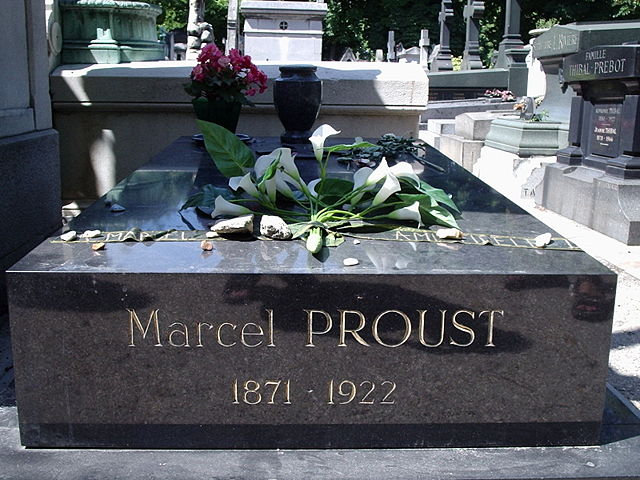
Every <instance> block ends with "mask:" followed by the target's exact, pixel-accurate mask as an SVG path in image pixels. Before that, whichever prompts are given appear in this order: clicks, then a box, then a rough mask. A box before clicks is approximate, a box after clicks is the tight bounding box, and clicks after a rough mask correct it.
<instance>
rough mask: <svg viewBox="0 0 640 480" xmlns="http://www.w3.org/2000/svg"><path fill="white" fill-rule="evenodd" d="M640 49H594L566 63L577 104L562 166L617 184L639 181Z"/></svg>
mask: <svg viewBox="0 0 640 480" xmlns="http://www.w3.org/2000/svg"><path fill="white" fill-rule="evenodd" d="M639 55H640V46H638V45H613V46H602V47H595V48H592V49H589V50H586V51H582V52H579V53H576V54H574V55H570V56H568V57H566V58H565V60H564V67H563V80H564V82H566V83H567V84H568V85H570V86H571V88H573V89H574V90H575V91H576V93H577V94H578V97H577V98H575V99H574V100H573V103H572V109H571V121H570V130H569V141H570V144H571V145H570V146H569V147H568V149H566V150H561V151H560V152H558V162H560V163H564V164H568V165H585V166H587V167H593V168H596V169H599V170H604V171H605V172H606V173H607V174H609V175H612V176H613V177H619V178H630V179H632V178H635V179H637V178H640V131H639V130H638V128H637V124H638V120H640V103H639V102H638V98H639V95H640V61H639Z"/></svg>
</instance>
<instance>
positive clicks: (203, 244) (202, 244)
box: [200, 240, 213, 252]
mask: <svg viewBox="0 0 640 480" xmlns="http://www.w3.org/2000/svg"><path fill="white" fill-rule="evenodd" d="M200 248H201V249H202V250H204V251H205V252H210V251H211V250H213V243H211V242H210V241H208V240H203V241H202V242H200Z"/></svg>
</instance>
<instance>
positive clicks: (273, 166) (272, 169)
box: [257, 157, 280, 188]
mask: <svg viewBox="0 0 640 480" xmlns="http://www.w3.org/2000/svg"><path fill="white" fill-rule="evenodd" d="M279 163H280V157H277V158H275V159H274V160H273V161H272V162H271V163H270V164H269V166H268V167H267V169H266V170H265V171H264V173H263V174H262V177H260V178H259V179H258V182H257V185H258V188H260V187H262V185H263V184H264V183H265V182H266V181H268V180H271V179H272V178H273V177H275V176H276V173H277V172H278V165H279Z"/></svg>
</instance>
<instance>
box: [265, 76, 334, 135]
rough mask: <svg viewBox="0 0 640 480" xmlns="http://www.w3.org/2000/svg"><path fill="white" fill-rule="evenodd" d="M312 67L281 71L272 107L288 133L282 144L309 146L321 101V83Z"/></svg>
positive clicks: (274, 91)
mask: <svg viewBox="0 0 640 480" xmlns="http://www.w3.org/2000/svg"><path fill="white" fill-rule="evenodd" d="M316 70H317V67H315V66H313V65H285V66H282V67H280V77H278V78H277V79H276V81H275V83H274V87H273V103H274V105H275V107H276V112H277V113H278V118H279V119H280V121H281V122H282V125H284V128H285V132H284V133H283V134H282V135H281V136H280V141H281V142H282V143H283V144H300V143H302V144H304V143H309V137H310V136H311V128H312V127H313V122H315V120H316V118H318V112H319V111H320V103H321V101H322V82H321V81H320V79H319V78H318V77H317V76H316Z"/></svg>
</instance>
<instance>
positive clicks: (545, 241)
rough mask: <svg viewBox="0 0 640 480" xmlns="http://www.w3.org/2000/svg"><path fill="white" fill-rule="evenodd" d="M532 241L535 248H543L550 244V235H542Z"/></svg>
mask: <svg viewBox="0 0 640 480" xmlns="http://www.w3.org/2000/svg"><path fill="white" fill-rule="evenodd" d="M534 241H535V242H536V247H538V248H544V247H546V246H547V245H549V244H550V243H551V234H550V233H543V234H542V235H538V236H537V237H536V238H535V240H534Z"/></svg>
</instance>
